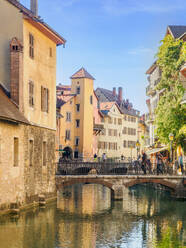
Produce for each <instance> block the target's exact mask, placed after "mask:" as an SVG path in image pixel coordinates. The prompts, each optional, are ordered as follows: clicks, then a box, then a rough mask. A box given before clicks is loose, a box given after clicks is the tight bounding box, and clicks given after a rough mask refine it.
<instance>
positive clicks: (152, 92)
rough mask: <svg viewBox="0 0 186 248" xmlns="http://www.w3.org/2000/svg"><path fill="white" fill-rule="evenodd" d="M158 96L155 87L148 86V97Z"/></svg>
mask: <svg viewBox="0 0 186 248" xmlns="http://www.w3.org/2000/svg"><path fill="white" fill-rule="evenodd" d="M155 94H156V90H155V87H152V85H150V84H149V85H148V86H147V88H146V95H147V96H153V95H155Z"/></svg>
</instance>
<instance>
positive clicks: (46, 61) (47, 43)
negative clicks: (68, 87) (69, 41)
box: [23, 20, 56, 129]
mask: <svg viewBox="0 0 186 248" xmlns="http://www.w3.org/2000/svg"><path fill="white" fill-rule="evenodd" d="M23 33H24V37H23V39H24V54H23V82H24V86H23V92H24V115H25V117H26V118H27V119H28V120H29V121H31V122H32V123H34V124H37V125H40V126H42V127H47V128H52V129H55V128H56V44H55V43H54V42H53V41H51V40H50V39H49V38H48V37H47V36H46V35H44V34H43V33H41V31H39V30H38V29H36V28H35V27H34V26H33V25H31V24H30V23H29V22H28V21H27V20H24V25H23ZM29 33H31V34H32V35H33V36H34V59H32V58H30V57H29ZM50 48H51V49H52V57H50ZM30 80H31V81H33V82H34V107H33V108H32V107H29V94H28V93H29V90H28V89H29V85H28V84H29V81H30ZM41 86H43V87H46V88H48V89H49V112H48V113H47V112H42V111H41Z"/></svg>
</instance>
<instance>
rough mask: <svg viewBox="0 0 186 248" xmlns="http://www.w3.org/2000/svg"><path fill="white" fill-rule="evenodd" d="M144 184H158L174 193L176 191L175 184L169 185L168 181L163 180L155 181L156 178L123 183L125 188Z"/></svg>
mask: <svg viewBox="0 0 186 248" xmlns="http://www.w3.org/2000/svg"><path fill="white" fill-rule="evenodd" d="M144 183H154V184H160V185H162V186H166V187H167V188H169V189H170V190H172V191H175V189H176V184H174V183H171V182H169V181H166V180H164V179H159V178H158V179H156V178H142V179H141V178H138V179H134V180H131V181H130V182H127V183H125V187H132V186H134V185H137V184H144Z"/></svg>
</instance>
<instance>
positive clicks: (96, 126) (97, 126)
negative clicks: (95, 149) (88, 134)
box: [93, 123, 104, 135]
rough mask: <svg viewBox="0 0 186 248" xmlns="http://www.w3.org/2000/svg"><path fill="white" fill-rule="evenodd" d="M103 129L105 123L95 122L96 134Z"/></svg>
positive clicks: (94, 129)
mask: <svg viewBox="0 0 186 248" xmlns="http://www.w3.org/2000/svg"><path fill="white" fill-rule="evenodd" d="M103 129H104V126H103V124H95V123H94V126H93V131H94V135H98V134H100V133H101V131H102V130H103Z"/></svg>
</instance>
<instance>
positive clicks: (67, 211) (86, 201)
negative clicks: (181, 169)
mask: <svg viewBox="0 0 186 248" xmlns="http://www.w3.org/2000/svg"><path fill="white" fill-rule="evenodd" d="M110 198H111V197H110V190H109V189H108V188H106V187H103V186H101V185H93V184H84V185H83V184H82V185H74V186H72V187H66V188H64V189H63V190H61V192H58V202H57V205H56V204H52V205H51V206H48V207H46V208H45V209H40V210H38V209H36V210H33V211H29V212H23V213H22V214H21V215H20V217H19V218H11V217H1V218H0V248H111V247H118V248H125V247H126V248H128V247H129V248H133V247H135V248H142V247H143V248H166V247H167V248H169V247H172V248H175V247H178V248H179V247H184V246H186V218H185V209H186V203H185V202H181V201H174V200H172V199H171V198H169V196H168V195H167V194H166V193H164V192H161V191H157V190H154V189H153V188H151V187H149V186H136V187H133V188H132V189H131V190H130V192H129V194H128V195H125V199H124V200H123V202H122V201H121V202H114V204H113V203H111V201H110Z"/></svg>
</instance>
